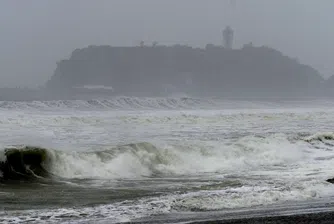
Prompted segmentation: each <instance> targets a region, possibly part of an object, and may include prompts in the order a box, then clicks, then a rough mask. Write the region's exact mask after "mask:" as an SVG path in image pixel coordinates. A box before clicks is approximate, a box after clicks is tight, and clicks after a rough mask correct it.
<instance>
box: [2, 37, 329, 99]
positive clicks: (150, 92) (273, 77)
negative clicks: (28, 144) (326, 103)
mask: <svg viewBox="0 0 334 224" xmlns="http://www.w3.org/2000/svg"><path fill="white" fill-rule="evenodd" d="M333 87H334V76H333V77H330V78H329V79H327V80H326V79H324V78H323V76H322V75H321V74H320V73H319V72H318V71H317V70H315V69H314V68H312V67H311V66H308V65H305V64H302V63H300V62H299V61H298V59H296V58H291V57H288V56H286V55H284V54H283V53H282V52H280V51H278V50H276V49H274V48H271V47H267V46H253V44H251V43H250V44H245V45H244V46H243V47H241V48H239V49H232V48H226V47H223V46H216V45H213V44H207V45H206V46H205V47H204V48H196V47H191V46H187V45H171V46H163V45H162V46H160V45H158V44H156V43H155V44H152V45H150V46H145V45H140V46H130V47H129V46H128V47H126V46H124V47H120V46H88V47H85V48H82V49H75V50H74V51H73V52H72V54H71V55H70V57H69V58H67V59H63V60H60V61H58V62H57V66H56V69H55V71H54V73H53V75H52V76H51V78H50V79H49V80H48V81H47V83H46V84H45V85H44V86H42V87H41V88H39V89H35V90H32V89H27V88H24V89H20V88H5V89H0V100H2V101H4V100H53V99H91V98H96V97H110V96H111V97H113V96H136V97H142V96H144V97H170V96H177V95H180V96H182V95H186V96H192V97H226V98H231V97H232V98H250V97H252V98H256V99H259V98H263V97H265V98H270V97H278V98H282V97H283V98H299V97H332V96H334V88H333Z"/></svg>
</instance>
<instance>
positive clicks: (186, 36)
mask: <svg viewBox="0 0 334 224" xmlns="http://www.w3.org/2000/svg"><path fill="white" fill-rule="evenodd" d="M333 11H334V1H333V0H235V1H233V0H29V1H28V0H27V1H25V0H0V78H1V82H0V86H36V85H41V84H43V83H44V82H45V81H46V80H47V79H49V77H50V76H51V75H52V73H53V71H54V69H55V67H56V62H57V61H59V60H61V59H66V58H68V57H69V55H70V53H71V52H72V50H74V49H75V48H82V47H86V46H88V45H93V44H94V45H100V44H104V45H105V44H107V45H138V44H139V42H140V41H141V40H144V41H145V42H146V43H147V44H149V43H151V42H153V41H158V42H159V43H161V44H174V43H186V44H189V45H194V46H201V47H204V46H205V44H206V43H214V44H221V42H222V41H221V39H222V38H221V31H222V29H223V28H224V27H225V26H226V25H231V26H232V28H233V29H234V30H235V47H240V46H242V45H243V44H244V43H248V42H251V41H252V42H253V44H254V45H267V46H271V47H274V48H276V49H278V50H280V51H282V52H283V53H284V54H287V55H289V56H291V57H296V58H298V59H299V60H300V62H302V63H305V64H309V65H311V66H313V67H314V68H316V69H318V70H319V71H320V72H321V73H322V74H323V75H324V76H330V75H332V74H334V63H333V62H332V61H333V60H334V56H333V55H334V44H333V40H334V29H333V25H332V21H333V19H334V13H333Z"/></svg>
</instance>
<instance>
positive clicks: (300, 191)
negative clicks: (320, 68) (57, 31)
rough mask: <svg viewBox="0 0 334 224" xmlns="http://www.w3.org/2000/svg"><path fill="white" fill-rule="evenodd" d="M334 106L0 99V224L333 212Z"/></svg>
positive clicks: (219, 101) (193, 100)
mask: <svg viewBox="0 0 334 224" xmlns="http://www.w3.org/2000/svg"><path fill="white" fill-rule="evenodd" d="M333 120H334V102H331V101H326V100H315V99H314V100H312V99H308V100H278V99H273V100H267V101H264V100H261V101H255V100H227V99H212V98H210V99H209V98H205V99H204V98H191V97H170V98H144V97H141V98H135V97H114V98H110V99H105V98H104V99H95V100H67V101H66V100H59V101H29V102H8V101H6V102H4V101H3V102H0V128H1V132H0V144H1V150H0V223H21V222H25V223H120V222H133V223H136V222H138V223H186V222H191V221H198V222H199V221H205V220H221V221H224V220H233V219H240V218H247V217H248V218H254V217H266V216H271V217H274V216H279V215H298V214H307V213H315V212H332V211H333V210H334V209H333V208H334V206H333V196H334V185H333V184H331V183H329V182H328V181H326V180H327V179H330V178H333V177H334V151H333V150H334V126H333Z"/></svg>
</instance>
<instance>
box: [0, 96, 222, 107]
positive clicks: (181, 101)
mask: <svg viewBox="0 0 334 224" xmlns="http://www.w3.org/2000/svg"><path fill="white" fill-rule="evenodd" d="M215 106H217V104H216V103H215V101H214V100H210V99H196V98H191V97H169V98H162V97H161V98H149V97H125V96H124V97H114V98H111V99H91V100H52V101H30V102H27V101H25V102H10V101H3V102H0V108H3V109H68V108H76V109H122V110H124V109H194V108H212V107H215Z"/></svg>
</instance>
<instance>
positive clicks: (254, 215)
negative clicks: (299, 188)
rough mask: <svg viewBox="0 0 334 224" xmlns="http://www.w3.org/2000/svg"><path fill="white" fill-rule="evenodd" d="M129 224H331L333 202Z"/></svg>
mask: <svg viewBox="0 0 334 224" xmlns="http://www.w3.org/2000/svg"><path fill="white" fill-rule="evenodd" d="M131 223H231V224H232V223H233V224H235V223H246V224H259V223H269V224H273V223H279V224H280V223H288V224H289V223H333V224H334V201H333V200H331V201H330V202H329V201H323V200H322V201H312V202H301V203H296V204H292V203H289V204H288V203H286V204H280V205H272V206H266V207H262V208H261V207H257V208H251V209H239V210H229V211H217V212H192V213H190V212H189V213H182V214H180V213H175V214H169V215H162V216H154V217H148V218H144V219H139V220H134V221H133V222H131Z"/></svg>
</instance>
